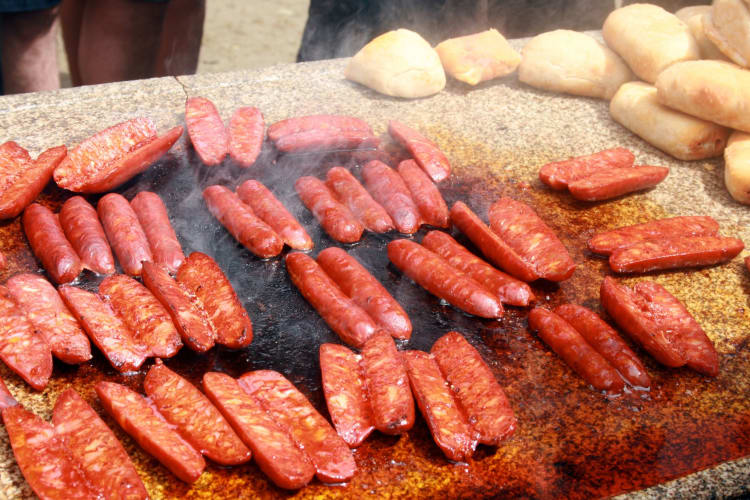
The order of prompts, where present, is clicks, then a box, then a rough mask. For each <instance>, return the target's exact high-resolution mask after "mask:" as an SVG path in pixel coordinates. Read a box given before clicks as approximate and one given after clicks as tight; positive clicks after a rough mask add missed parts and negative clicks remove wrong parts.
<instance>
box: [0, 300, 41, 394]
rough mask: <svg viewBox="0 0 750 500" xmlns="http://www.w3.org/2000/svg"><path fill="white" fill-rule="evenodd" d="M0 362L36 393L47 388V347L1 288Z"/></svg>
mask: <svg viewBox="0 0 750 500" xmlns="http://www.w3.org/2000/svg"><path fill="white" fill-rule="evenodd" d="M0 359H2V360H3V363H5V364H6V365H8V368H10V369H11V370H13V371H14V372H15V373H16V374H18V376H19V377H21V378H22V379H23V380H25V381H26V383H28V384H29V385H30V386H31V387H33V388H34V389H36V390H38V391H41V390H43V389H44V388H45V387H46V386H47V382H48V381H49V377H50V375H52V352H51V351H50V347H49V344H47V341H46V340H45V339H44V336H43V335H42V334H41V333H39V332H37V331H36V330H35V329H34V325H32V323H31V322H30V321H29V320H28V319H27V318H26V316H25V315H24V313H23V312H22V311H21V309H20V308H19V307H18V306H17V305H16V302H15V301H14V300H13V295H12V294H11V293H10V291H9V290H8V289H7V288H6V287H4V286H0Z"/></svg>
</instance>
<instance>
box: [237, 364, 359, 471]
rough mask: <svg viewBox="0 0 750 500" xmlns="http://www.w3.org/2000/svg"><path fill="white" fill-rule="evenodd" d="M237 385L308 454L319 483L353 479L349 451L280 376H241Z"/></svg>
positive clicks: (267, 372)
mask: <svg viewBox="0 0 750 500" xmlns="http://www.w3.org/2000/svg"><path fill="white" fill-rule="evenodd" d="M239 383H240V386H241V387H242V388H243V389H244V390H245V392H247V393H248V394H249V395H250V396H252V397H254V398H256V399H257V400H258V401H259V402H260V404H261V405H262V406H263V407H264V408H265V409H266V411H267V412H268V413H269V415H270V416H271V418H273V419H274V420H275V421H276V422H277V423H278V424H279V425H280V426H281V427H282V428H284V429H286V430H287V432H288V433H290V434H291V436H292V439H293V440H294V442H295V443H297V446H298V447H299V448H301V449H302V450H304V451H305V453H307V456H308V457H310V460H311V461H312V463H313V465H314V466H315V471H316V476H317V477H318V479H320V480H321V481H322V482H324V483H341V482H344V481H348V480H349V479H351V478H352V477H353V476H354V473H355V472H356V470H357V464H356V463H355V462H354V457H353V456H352V452H351V450H350V449H349V447H348V446H347V445H346V443H345V442H344V440H343V439H341V438H340V437H339V435H338V434H336V431H335V430H333V428H332V427H331V425H330V424H329V423H328V421H327V420H326V419H325V418H323V416H322V415H321V414H320V413H318V411H317V410H316V409H315V407H313V405H312V404H310V402H309V401H308V400H307V398H306V397H305V396H304V395H303V394H302V393H301V392H299V391H298V390H297V388H296V387H294V385H292V383H291V382H289V381H288V380H287V379H286V378H284V376H283V375H281V374H280V373H278V372H274V371H271V370H258V371H254V372H249V373H246V374H244V375H242V376H241V377H240V378H239Z"/></svg>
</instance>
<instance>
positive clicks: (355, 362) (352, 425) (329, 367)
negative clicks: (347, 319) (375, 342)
mask: <svg viewBox="0 0 750 500" xmlns="http://www.w3.org/2000/svg"><path fill="white" fill-rule="evenodd" d="M361 359H362V357H361V356H359V355H358V354H354V353H353V352H352V351H351V350H349V349H348V348H347V347H345V346H343V345H338V344H322V345H321V346H320V374H321V378H322V382H323V394H324V395H325V398H326V405H327V406H328V413H329V414H330V415H331V420H332V421H333V426H334V427H335V428H336V432H337V433H338V435H339V436H341V439H343V440H344V441H345V442H346V444H348V445H349V447H351V448H356V447H357V446H359V445H360V444H362V442H363V441H364V440H365V439H367V436H369V435H370V434H371V433H372V431H373V430H374V429H375V427H374V425H373V419H372V412H371V410H370V402H369V401H368V399H367V392H366V390H365V382H364V378H363V375H362V373H361V371H362V370H361V369H360V367H359V363H360V360H361Z"/></svg>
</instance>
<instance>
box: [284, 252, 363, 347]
mask: <svg viewBox="0 0 750 500" xmlns="http://www.w3.org/2000/svg"><path fill="white" fill-rule="evenodd" d="M286 269H287V271H288V272H289V278H290V279H291V280H292V283H294V286H296V287H297V289H299V291H300V293H301V294H302V296H303V297H305V299H306V300H307V301H308V302H309V303H310V305H312V306H313V307H314V308H315V310H316V311H318V314H320V316H321V317H322V318H323V319H324V320H325V322H326V323H328V326H329V327H330V328H331V330H333V331H334V332H335V333H336V335H338V336H339V337H340V338H341V340H343V341H344V342H346V343H347V344H349V345H353V346H354V347H361V346H362V345H363V344H364V343H365V341H367V339H368V338H370V337H371V336H372V335H373V334H374V333H375V331H376V330H377V325H376V324H375V322H374V321H373V320H372V318H371V317H370V316H369V315H368V314H367V313H366V312H365V311H364V310H363V309H361V308H360V307H359V306H358V305H357V304H355V303H354V301H353V300H351V299H350V298H349V297H347V296H346V295H344V292H342V291H341V289H340V288H339V287H338V285H336V283H334V281H333V280H332V279H331V278H330V277H329V276H328V275H327V274H326V272H325V271H323V269H321V267H320V266H319V265H318V263H317V262H315V260H314V259H313V258H311V257H308V256H307V255H305V254H303V253H290V254H289V255H287V256H286Z"/></svg>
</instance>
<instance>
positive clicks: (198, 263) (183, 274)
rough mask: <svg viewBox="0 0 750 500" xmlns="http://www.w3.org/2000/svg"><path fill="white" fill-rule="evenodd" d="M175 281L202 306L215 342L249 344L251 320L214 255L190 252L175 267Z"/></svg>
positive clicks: (251, 329) (233, 344) (241, 346)
mask: <svg viewBox="0 0 750 500" xmlns="http://www.w3.org/2000/svg"><path fill="white" fill-rule="evenodd" d="M177 282H178V283H179V284H180V285H181V286H182V287H183V288H184V289H186V290H187V291H188V292H189V293H190V294H191V295H193V296H194V297H195V298H197V299H198V302H199V303H200V305H201V306H203V310H204V311H206V314H207V315H208V319H209V322H210V323H211V325H212V326H213V330H214V333H215V335H216V342H217V343H219V344H221V345H225V346H227V347H230V348H232V349H241V348H243V347H247V346H248V345H250V343H251V342H252V341H253V324H252V323H251V322H250V317H249V316H248V315H247V311H245V308H244V307H243V306H242V302H240V299H239V298H238V297H237V294H236V293H235V291H234V288H232V284H231V283H230V282H229V279H228V278H227V277H226V275H225V274H224V272H223V271H222V270H221V268H220V267H219V265H218V264H217V263H216V261H215V260H214V259H212V258H211V257H209V256H208V255H206V254H204V253H200V252H193V253H191V254H190V256H189V257H188V258H187V259H186V260H185V262H184V263H183V264H182V265H181V266H180V270H179V271H177Z"/></svg>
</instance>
